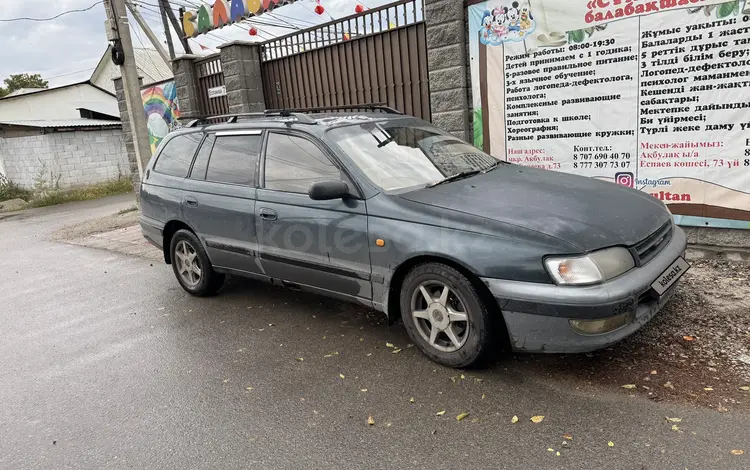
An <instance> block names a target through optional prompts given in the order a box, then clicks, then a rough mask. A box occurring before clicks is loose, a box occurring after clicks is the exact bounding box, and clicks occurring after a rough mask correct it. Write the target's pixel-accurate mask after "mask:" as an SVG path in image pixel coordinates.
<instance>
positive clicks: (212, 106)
mask: <svg viewBox="0 0 750 470" xmlns="http://www.w3.org/2000/svg"><path fill="white" fill-rule="evenodd" d="M195 72H196V74H197V76H198V107H199V109H200V114H201V116H220V115H223V114H228V113H229V101H227V90H226V87H225V85H224V72H223V71H222V69H221V60H220V57H219V54H214V55H210V56H207V57H206V58H204V59H200V60H197V61H195ZM222 90H223V91H222Z"/></svg>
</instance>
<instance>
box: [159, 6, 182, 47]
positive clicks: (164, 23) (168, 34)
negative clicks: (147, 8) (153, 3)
mask: <svg viewBox="0 0 750 470" xmlns="http://www.w3.org/2000/svg"><path fill="white" fill-rule="evenodd" d="M165 3H166V1H165V0H159V11H160V12H161V24H162V26H163V27H164V35H165V36H166V37H167V49H169V57H170V58H172V59H174V44H172V32H171V31H170V30H169V23H168V22H167V8H169V6H167V5H165ZM177 34H180V32H179V31H177Z"/></svg>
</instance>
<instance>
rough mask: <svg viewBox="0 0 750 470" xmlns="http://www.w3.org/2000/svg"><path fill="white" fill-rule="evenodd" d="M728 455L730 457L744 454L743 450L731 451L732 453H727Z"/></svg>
mask: <svg viewBox="0 0 750 470" xmlns="http://www.w3.org/2000/svg"><path fill="white" fill-rule="evenodd" d="M729 453H730V454H732V455H742V454H744V453H745V451H744V450H742V449H734V450H732V451H731V452H729Z"/></svg>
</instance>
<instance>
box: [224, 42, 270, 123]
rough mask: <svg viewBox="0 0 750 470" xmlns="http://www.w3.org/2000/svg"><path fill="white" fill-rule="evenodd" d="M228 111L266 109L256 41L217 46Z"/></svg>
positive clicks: (233, 112) (259, 54)
mask: <svg viewBox="0 0 750 470" xmlns="http://www.w3.org/2000/svg"><path fill="white" fill-rule="evenodd" d="M219 51H220V54H221V68H222V70H223V72H224V84H225V85H226V87H227V101H228V102H229V113H230V114H240V113H253V112H259V111H263V110H264V109H266V100H265V95H264V94H263V80H262V78H261V71H260V70H261V69H260V68H261V52H260V51H261V50H260V46H259V45H258V44H255V43H251V42H245V41H233V42H230V43H227V44H224V45H222V46H219Z"/></svg>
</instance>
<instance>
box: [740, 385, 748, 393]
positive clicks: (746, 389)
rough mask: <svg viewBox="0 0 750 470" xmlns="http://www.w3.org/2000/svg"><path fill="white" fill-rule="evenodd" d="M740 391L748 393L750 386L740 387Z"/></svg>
mask: <svg viewBox="0 0 750 470" xmlns="http://www.w3.org/2000/svg"><path fill="white" fill-rule="evenodd" d="M740 390H743V391H745V392H748V391H750V387H748V386H747V385H746V386H744V387H740Z"/></svg>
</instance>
